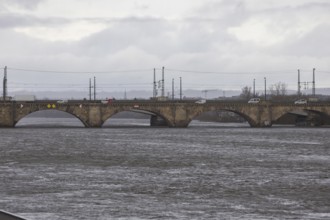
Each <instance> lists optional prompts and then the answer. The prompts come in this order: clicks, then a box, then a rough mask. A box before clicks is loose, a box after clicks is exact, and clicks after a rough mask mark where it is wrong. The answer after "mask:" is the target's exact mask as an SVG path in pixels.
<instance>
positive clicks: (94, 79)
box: [94, 76, 96, 101]
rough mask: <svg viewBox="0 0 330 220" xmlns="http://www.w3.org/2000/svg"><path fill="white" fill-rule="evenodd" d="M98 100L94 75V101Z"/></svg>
mask: <svg viewBox="0 0 330 220" xmlns="http://www.w3.org/2000/svg"><path fill="white" fill-rule="evenodd" d="M95 100H96V78H95V76H94V101H95Z"/></svg>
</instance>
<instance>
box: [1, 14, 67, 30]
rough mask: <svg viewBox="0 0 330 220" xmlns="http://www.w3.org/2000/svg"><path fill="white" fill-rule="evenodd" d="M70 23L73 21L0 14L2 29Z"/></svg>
mask: <svg viewBox="0 0 330 220" xmlns="http://www.w3.org/2000/svg"><path fill="white" fill-rule="evenodd" d="M70 22H72V20H68V19H65V18H56V17H52V18H37V17H34V16H29V15H20V14H7V13H1V14H0V28H17V27H33V26H59V25H62V24H66V23H70Z"/></svg>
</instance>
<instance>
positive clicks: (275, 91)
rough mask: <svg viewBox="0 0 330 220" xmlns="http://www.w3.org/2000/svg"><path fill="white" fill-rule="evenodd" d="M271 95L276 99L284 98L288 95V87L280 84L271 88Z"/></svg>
mask: <svg viewBox="0 0 330 220" xmlns="http://www.w3.org/2000/svg"><path fill="white" fill-rule="evenodd" d="M269 91H270V94H271V96H272V97H273V98H275V99H281V98H284V96H286V95H287V93H288V86H287V84H285V83H282V82H278V83H275V84H273V85H270V87H269Z"/></svg>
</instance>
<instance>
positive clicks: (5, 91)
mask: <svg viewBox="0 0 330 220" xmlns="http://www.w3.org/2000/svg"><path fill="white" fill-rule="evenodd" d="M2 95H3V101H6V98H7V95H8V94H7V66H5V69H4V76H3V94H2Z"/></svg>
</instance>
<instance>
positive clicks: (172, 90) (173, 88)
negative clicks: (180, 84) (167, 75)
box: [172, 78, 174, 100]
mask: <svg viewBox="0 0 330 220" xmlns="http://www.w3.org/2000/svg"><path fill="white" fill-rule="evenodd" d="M172 100H174V79H173V78H172Z"/></svg>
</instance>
